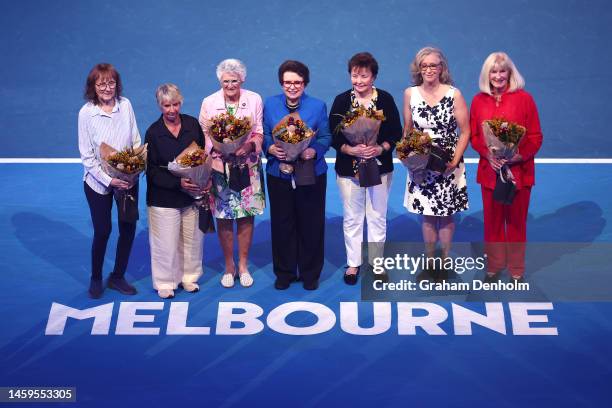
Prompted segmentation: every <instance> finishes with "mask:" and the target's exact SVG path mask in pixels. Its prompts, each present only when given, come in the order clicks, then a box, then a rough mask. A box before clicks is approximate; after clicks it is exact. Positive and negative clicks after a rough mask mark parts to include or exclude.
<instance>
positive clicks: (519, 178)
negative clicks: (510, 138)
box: [470, 89, 542, 189]
mask: <svg viewBox="0 0 612 408" xmlns="http://www.w3.org/2000/svg"><path fill="white" fill-rule="evenodd" d="M493 118H504V119H506V120H508V121H511V122H515V123H518V124H519V125H522V126H524V127H525V128H526V129H527V132H526V133H525V136H523V138H522V139H521V141H520V142H519V145H518V152H519V153H520V155H521V156H522V161H521V162H518V163H514V164H511V165H510V169H511V170H512V174H513V175H514V178H515V181H516V187H517V188H522V187H528V186H532V185H534V184H535V177H534V173H535V171H534V170H535V163H534V160H533V158H534V156H535V154H536V153H537V152H538V150H539V149H540V146H542V130H541V129H540V118H539V116H538V109H537V107H536V104H535V102H534V100H533V97H532V96H531V95H530V94H529V93H527V92H526V91H524V90H522V89H519V90H517V91H514V92H506V93H504V94H503V95H502V97H501V100H500V101H499V103H498V104H496V101H495V97H493V96H491V95H488V94H486V93H482V92H481V93H479V94H478V95H476V96H475V97H474V99H473V100H472V106H471V108H470V128H471V130H472V135H471V143H472V147H473V148H474V150H476V151H477V152H478V154H480V160H479V161H478V173H477V175H476V181H477V182H478V183H479V184H481V185H483V186H484V187H487V188H491V189H493V188H495V178H496V175H495V171H494V170H493V169H492V168H491V165H490V164H489V160H487V156H488V154H489V149H488V148H487V145H486V142H485V139H484V135H483V133H482V122H483V121H485V120H488V119H493Z"/></svg>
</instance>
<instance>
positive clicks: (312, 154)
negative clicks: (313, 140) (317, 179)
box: [300, 147, 317, 160]
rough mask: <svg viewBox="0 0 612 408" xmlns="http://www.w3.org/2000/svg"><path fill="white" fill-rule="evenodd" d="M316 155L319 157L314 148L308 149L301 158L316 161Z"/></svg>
mask: <svg viewBox="0 0 612 408" xmlns="http://www.w3.org/2000/svg"><path fill="white" fill-rule="evenodd" d="M316 155H317V151H316V150H315V149H313V148H312V147H307V148H306V149H304V151H303V152H302V154H301V155H300V157H301V158H302V159H303V160H310V159H314V158H315V156H316Z"/></svg>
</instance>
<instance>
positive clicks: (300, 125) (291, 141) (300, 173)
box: [272, 112, 316, 186]
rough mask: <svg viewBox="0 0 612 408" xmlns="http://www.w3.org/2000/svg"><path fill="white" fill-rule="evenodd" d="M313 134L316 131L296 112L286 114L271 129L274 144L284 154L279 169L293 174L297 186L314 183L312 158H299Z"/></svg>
mask: <svg viewBox="0 0 612 408" xmlns="http://www.w3.org/2000/svg"><path fill="white" fill-rule="evenodd" d="M315 134H316V132H314V131H313V130H312V129H310V128H309V127H308V125H307V124H306V123H305V122H304V121H303V120H302V118H301V117H300V114H299V113H297V112H293V113H290V114H288V115H286V116H285V117H284V118H282V119H281V120H280V121H279V122H278V123H277V124H276V126H274V129H272V138H273V140H274V144H276V145H277V146H278V147H280V148H281V149H283V151H284V152H285V155H286V158H285V160H284V161H283V162H282V163H280V165H279V169H280V171H281V172H283V173H285V174H291V175H293V176H294V177H292V181H293V183H295V184H297V185H299V186H306V185H312V184H314V183H315V171H314V159H311V160H301V159H300V158H299V157H300V154H302V152H303V151H304V150H306V148H308V146H309V145H310V142H311V140H312V138H313V137H314V136H315Z"/></svg>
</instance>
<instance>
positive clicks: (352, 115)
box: [334, 105, 385, 187]
mask: <svg viewBox="0 0 612 408" xmlns="http://www.w3.org/2000/svg"><path fill="white" fill-rule="evenodd" d="M384 120H385V115H384V114H383V111H381V110H374V109H373V108H365V107H363V106H361V105H360V106H359V107H358V108H357V109H355V110H352V111H349V112H347V113H346V115H344V116H342V121H341V122H340V123H339V124H338V126H337V127H336V129H335V130H334V132H336V133H337V132H339V131H341V132H342V134H344V137H346V139H347V140H348V142H349V143H350V144H351V145H353V146H355V145H359V144H364V145H366V146H374V145H376V140H377V138H378V131H379V130H380V124H381V122H382V121H384ZM356 176H357V177H358V178H359V185H360V186H361V187H372V186H377V185H379V184H381V183H382V181H381V178H380V172H379V170H378V162H377V160H376V159H375V158H371V159H363V158H361V159H359V161H358V169H357V174H356Z"/></svg>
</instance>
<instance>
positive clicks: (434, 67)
mask: <svg viewBox="0 0 612 408" xmlns="http://www.w3.org/2000/svg"><path fill="white" fill-rule="evenodd" d="M441 65H442V64H439V63H438V64H421V67H420V68H421V71H423V72H425V71H427V70H429V69H431V70H432V71H436V70H437V69H438V68H440V66H441Z"/></svg>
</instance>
